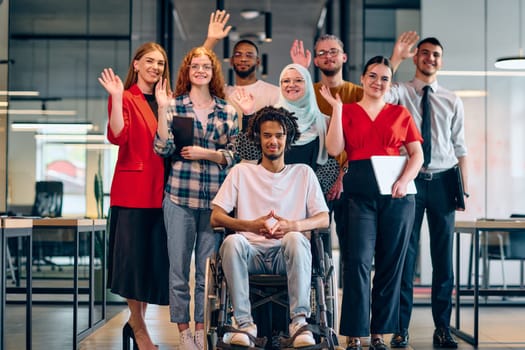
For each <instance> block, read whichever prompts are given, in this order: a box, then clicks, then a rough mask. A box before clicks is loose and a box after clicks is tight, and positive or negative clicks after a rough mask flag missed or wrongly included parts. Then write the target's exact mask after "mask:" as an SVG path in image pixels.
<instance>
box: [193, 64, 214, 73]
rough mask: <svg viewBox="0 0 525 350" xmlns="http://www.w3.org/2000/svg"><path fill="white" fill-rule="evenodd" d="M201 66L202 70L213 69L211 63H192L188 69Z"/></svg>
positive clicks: (195, 68)
mask: <svg viewBox="0 0 525 350" xmlns="http://www.w3.org/2000/svg"><path fill="white" fill-rule="evenodd" d="M201 68H202V70H204V71H210V70H212V69H213V66H212V65H211V64H192V65H191V66H190V69H191V70H197V71H198V70H200V69H201Z"/></svg>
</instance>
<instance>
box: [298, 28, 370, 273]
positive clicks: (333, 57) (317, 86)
mask: <svg viewBox="0 0 525 350" xmlns="http://www.w3.org/2000/svg"><path fill="white" fill-rule="evenodd" d="M290 56H291V57H292V61H293V62H294V63H298V64H300V65H302V66H304V67H308V66H309V65H310V61H311V53H310V51H309V50H305V49H304V46H303V42H302V41H301V40H295V41H294V42H293V44H292V48H291V49H290ZM347 59H348V57H347V55H346V53H345V52H344V49H343V42H342V41H341V40H340V39H339V38H338V37H337V36H335V35H332V34H324V35H322V36H320V37H319V39H317V41H316V42H315V45H314V65H315V66H316V67H318V68H319V70H320V71H321V81H319V82H317V83H314V91H315V98H316V100H317V105H318V106H319V109H320V110H321V112H322V113H323V114H326V115H332V106H331V105H330V104H329V103H328V102H327V101H326V100H325V99H324V98H323V97H322V96H321V93H320V90H321V86H323V85H326V86H327V87H328V88H330V92H331V93H332V96H337V95H339V96H340V97H341V100H342V101H343V103H353V102H357V101H359V100H360V99H361V97H363V89H362V88H361V87H360V86H358V85H356V84H354V83H351V82H349V81H346V80H344V79H343V64H344V63H345V62H346V61H347ZM336 159H337V162H338V163H339V176H338V177H337V180H336V182H335V184H334V185H333V186H332V188H331V189H330V190H329V191H328V192H327V194H326V199H327V202H328V206H329V208H330V211H331V212H333V213H334V220H335V223H336V232H337V238H338V239H339V247H340V248H341V251H345V250H344V249H343V247H344V246H345V244H346V241H345V239H344V235H345V232H346V223H345V218H346V213H345V211H344V207H343V204H344V201H343V200H342V199H341V193H342V192H343V176H344V174H345V172H346V169H347V168H346V163H347V162H346V153H345V152H344V151H343V153H341V154H340V155H339V156H337V157H336ZM343 258H344V257H343ZM343 264H344V261H343Z"/></svg>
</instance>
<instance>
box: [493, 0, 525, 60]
mask: <svg viewBox="0 0 525 350" xmlns="http://www.w3.org/2000/svg"><path fill="white" fill-rule="evenodd" d="M518 45H519V46H520V48H519V54H518V56H513V57H502V58H498V59H497V60H496V62H495V63H494V66H495V67H496V68H499V69H525V57H523V49H522V48H523V46H522V42H521V0H518Z"/></svg>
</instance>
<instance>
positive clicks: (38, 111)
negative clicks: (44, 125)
mask: <svg viewBox="0 0 525 350" xmlns="http://www.w3.org/2000/svg"><path fill="white" fill-rule="evenodd" d="M7 112H8V113H9V114H11V115H70V116H73V115H77V111H74V110H54V109H10V110H8V111H7Z"/></svg>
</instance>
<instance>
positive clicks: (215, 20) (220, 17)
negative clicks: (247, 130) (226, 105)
mask: <svg viewBox="0 0 525 350" xmlns="http://www.w3.org/2000/svg"><path fill="white" fill-rule="evenodd" d="M229 18H230V15H229V14H228V13H226V11H225V10H217V11H215V12H214V13H212V14H211V16H210V23H209V25H208V36H207V38H206V41H205V42H204V45H203V46H205V47H207V48H209V49H213V47H215V45H216V44H217V43H218V42H219V40H222V39H224V38H225V37H226V36H227V35H228V33H229V32H230V30H231V26H226V24H227V22H228V19H229ZM260 64H261V58H260V57H259V48H258V47H257V45H256V44H255V43H254V42H253V41H251V40H245V39H244V40H240V41H238V42H237V43H236V44H235V46H234V47H233V52H232V56H231V57H230V65H231V66H232V68H233V71H234V72H235V85H233V86H227V87H226V98H227V99H228V102H230V103H233V102H232V99H231V98H229V97H230V96H232V94H233V93H234V92H235V90H236V89H237V88H243V89H244V91H245V92H246V93H248V94H251V95H252V96H254V97H255V111H258V110H259V109H261V108H262V107H265V106H274V105H275V104H277V101H278V100H279V87H278V86H276V85H273V84H270V83H267V82H265V81H263V80H259V79H257V68H258V67H259V66H260ZM235 107H237V106H235ZM237 110H240V109H239V108H237Z"/></svg>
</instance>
